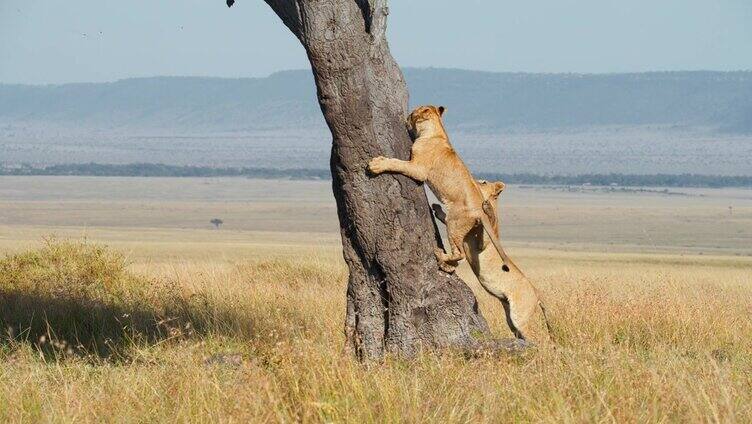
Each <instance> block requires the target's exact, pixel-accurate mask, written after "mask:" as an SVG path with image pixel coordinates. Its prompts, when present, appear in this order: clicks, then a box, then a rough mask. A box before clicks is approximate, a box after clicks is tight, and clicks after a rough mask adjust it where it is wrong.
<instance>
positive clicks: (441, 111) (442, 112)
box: [437, 106, 446, 116]
mask: <svg viewBox="0 0 752 424" xmlns="http://www.w3.org/2000/svg"><path fill="white" fill-rule="evenodd" d="M437 110H438V111H439V116H444V111H445V110H446V108H445V107H444V106H439V107H438V109H437Z"/></svg>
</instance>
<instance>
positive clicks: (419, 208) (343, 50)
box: [266, 0, 489, 360]
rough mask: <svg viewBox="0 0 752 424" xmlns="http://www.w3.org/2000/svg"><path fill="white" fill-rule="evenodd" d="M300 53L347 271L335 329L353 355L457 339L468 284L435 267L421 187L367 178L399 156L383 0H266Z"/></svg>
mask: <svg viewBox="0 0 752 424" xmlns="http://www.w3.org/2000/svg"><path fill="white" fill-rule="evenodd" d="M266 2H267V3H268V4H269V5H270V6H271V7H272V8H273V9H274V11H275V12H276V13H277V14H278V15H279V16H280V17H281V18H282V20H283V22H284V23H285V25H287V27H288V28H290V30H291V31H292V32H293V34H295V36H296V37H298V39H299V40H300V41H301V43H302V44H303V46H304V47H305V50H306V52H307V54H308V58H309V60H310V62H311V67H312V70H313V74H314V77H315V81H316V87H317V93H318V100H319V104H320V105H321V110H322V112H323V114H324V118H325V119H326V122H327V124H328V126H329V129H330V130H331V132H332V136H333V144H332V155H331V171H332V187H333V190H334V196H335V199H336V201H337V212H338V215H339V222H340V231H341V235H342V245H343V250H344V258H345V261H346V262H347V265H348V267H349V271H350V277H349V283H348V289H347V313H346V319H345V333H346V337H347V342H346V343H347V348H348V349H350V350H351V351H352V352H353V353H355V354H356V355H357V356H358V357H359V358H360V359H361V360H375V359H379V358H381V357H382V356H383V355H384V354H385V353H387V352H389V353H394V354H397V355H400V356H412V355H414V354H415V353H416V352H417V351H418V350H419V349H433V348H443V347H459V348H468V347H474V346H475V345H476V338H477V337H478V336H486V335H488V334H489V330H488V325H487V323H486V321H485V319H484V318H483V316H482V315H481V314H480V312H479V311H478V305H477V301H476V299H475V296H474V295H473V293H472V291H471V290H470V289H469V288H468V287H467V286H466V285H465V284H464V282H463V281H462V280H460V279H459V278H458V277H457V276H456V275H448V274H446V273H443V272H441V271H440V270H439V269H438V265H437V262H436V258H435V256H434V248H435V247H436V245H437V240H438V242H439V243H440V238H439V237H438V233H437V231H436V227H435V225H434V224H433V222H432V216H431V212H430V209H429V206H428V201H427V198H426V195H425V191H424V190H423V188H422V186H420V185H418V184H417V183H415V182H414V181H412V180H410V179H409V178H407V177H404V176H402V175H388V174H387V175H382V176H378V177H373V176H370V175H369V174H368V172H367V170H366V165H367V163H368V161H369V160H370V159H371V158H373V157H375V156H379V155H384V156H388V157H396V158H400V159H405V160H407V159H409V158H410V146H411V140H410V138H409V136H408V133H407V129H406V125H405V118H406V116H407V97H408V96H407V87H406V85H405V80H404V78H403V76H402V73H401V71H400V69H399V67H398V66H397V64H396V63H395V61H394V59H393V58H392V56H391V54H390V52H389V47H388V45H387V42H386V37H385V29H386V16H387V14H388V9H387V7H386V1H385V0H370V2H369V1H367V0H318V1H314V0H297V1H296V0H266Z"/></svg>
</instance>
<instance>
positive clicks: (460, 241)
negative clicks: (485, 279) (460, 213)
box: [436, 210, 476, 272]
mask: <svg viewBox="0 0 752 424" xmlns="http://www.w3.org/2000/svg"><path fill="white" fill-rule="evenodd" d="M446 221H447V223H446V224H447V238H448V239H449V247H450V249H451V252H450V253H449V254H446V253H444V252H442V251H441V249H437V250H436V258H437V259H438V260H439V266H440V267H441V269H443V270H444V271H446V272H453V271H454V269H455V268H456V267H457V264H458V263H459V261H461V260H463V259H465V251H464V243H465V237H466V236H467V234H468V233H469V232H470V231H471V230H472V229H473V227H474V226H475V225H476V220H475V219H472V218H468V217H457V216H456V215H455V214H452V211H451V210H450V211H449V215H448V216H447V218H446Z"/></svg>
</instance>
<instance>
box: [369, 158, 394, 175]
mask: <svg viewBox="0 0 752 424" xmlns="http://www.w3.org/2000/svg"><path fill="white" fill-rule="evenodd" d="M388 161H389V159H387V158H385V157H383V156H377V157H375V158H373V159H371V161H370V162H368V170H369V171H371V173H373V174H381V173H382V172H384V171H386V170H387V163H388Z"/></svg>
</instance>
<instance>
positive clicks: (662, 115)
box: [0, 68, 752, 133]
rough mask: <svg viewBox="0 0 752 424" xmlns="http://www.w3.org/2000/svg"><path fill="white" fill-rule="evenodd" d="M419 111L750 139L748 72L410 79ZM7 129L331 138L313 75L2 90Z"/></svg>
mask: <svg viewBox="0 0 752 424" xmlns="http://www.w3.org/2000/svg"><path fill="white" fill-rule="evenodd" d="M405 77H406V79H407V81H408V85H409V88H410V94H411V103H413V104H423V103H438V104H443V105H445V106H447V108H448V114H447V118H446V119H447V123H448V124H449V125H450V126H452V127H453V128H457V129H460V130H464V131H481V132H493V131H498V130H534V131H541V130H544V131H545V130H550V129H563V128H564V129H566V128H575V129H576V128H588V127H602V126H644V125H652V126H667V127H679V128H685V127H702V128H706V129H709V130H711V131H722V132H732V133H752V72H658V73H640V74H608V75H587V74H525V73H491V72H476V71H465V70H455V69H411V68H408V69H406V70H405ZM0 123H2V124H5V125H13V124H23V125H34V126H39V127H40V128H44V127H45V126H47V125H53V126H56V127H57V126H62V127H84V128H95V129H104V130H107V129H111V130H116V129H117V130H124V131H129V130H132V129H141V130H143V129H147V130H154V129H168V130H170V131H173V132H175V131H177V132H181V133H195V132H201V133H215V132H222V133H225V132H237V131H247V130H259V129H281V130H285V129H288V128H289V129H300V128H301V127H315V128H323V126H324V124H323V119H322V117H321V112H320V110H319V108H318V104H317V103H316V98H315V87H314V84H313V78H312V76H311V73H310V72H309V71H307V70H306V71H302V70H301V71H285V72H279V73H275V74H273V75H271V76H269V77H266V78H241V79H222V78H198V77H154V78H136V79H127V80H121V81H117V82H112V83H101V84H64V85H47V86H28V85H0Z"/></svg>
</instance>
